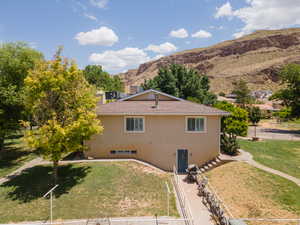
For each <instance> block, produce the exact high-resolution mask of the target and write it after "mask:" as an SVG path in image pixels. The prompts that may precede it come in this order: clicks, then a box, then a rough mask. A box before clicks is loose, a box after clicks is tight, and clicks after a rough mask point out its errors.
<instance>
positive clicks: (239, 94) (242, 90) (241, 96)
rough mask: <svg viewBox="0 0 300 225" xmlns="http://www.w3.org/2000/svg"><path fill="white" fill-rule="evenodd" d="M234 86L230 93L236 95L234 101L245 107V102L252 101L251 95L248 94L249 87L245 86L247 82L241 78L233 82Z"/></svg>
mask: <svg viewBox="0 0 300 225" xmlns="http://www.w3.org/2000/svg"><path fill="white" fill-rule="evenodd" d="M233 85H234V88H233V91H232V94H235V95H236V103H238V104H240V105H241V106H242V107H243V108H245V105H246V104H250V103H251V102H252V97H251V95H250V89H249V88H248V86H247V83H246V82H245V81H243V80H239V81H238V82H235V83H233Z"/></svg>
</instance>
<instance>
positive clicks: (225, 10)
mask: <svg viewBox="0 0 300 225" xmlns="http://www.w3.org/2000/svg"><path fill="white" fill-rule="evenodd" d="M232 15H233V11H232V7H231V4H230V2H227V3H225V4H224V5H222V6H221V7H219V8H217V13H216V14H215V18H221V17H224V16H229V17H230V16H232Z"/></svg>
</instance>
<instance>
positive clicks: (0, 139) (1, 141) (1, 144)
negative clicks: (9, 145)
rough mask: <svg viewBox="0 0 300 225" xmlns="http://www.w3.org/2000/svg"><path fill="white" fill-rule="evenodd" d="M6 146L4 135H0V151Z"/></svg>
mask: <svg viewBox="0 0 300 225" xmlns="http://www.w3.org/2000/svg"><path fill="white" fill-rule="evenodd" d="M3 148H4V136H2V135H0V151H1V150H2V149H3Z"/></svg>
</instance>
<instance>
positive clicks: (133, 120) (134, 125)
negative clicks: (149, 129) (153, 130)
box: [125, 117, 145, 133]
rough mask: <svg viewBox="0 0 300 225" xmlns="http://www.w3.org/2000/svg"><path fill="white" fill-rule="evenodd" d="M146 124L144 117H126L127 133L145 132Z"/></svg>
mask: <svg viewBox="0 0 300 225" xmlns="http://www.w3.org/2000/svg"><path fill="white" fill-rule="evenodd" d="M144 130H145V123H144V117H126V118H125V132H137V133H138V132H140V133H142V132H144Z"/></svg>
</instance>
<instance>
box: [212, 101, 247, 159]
mask: <svg viewBox="0 0 300 225" xmlns="http://www.w3.org/2000/svg"><path fill="white" fill-rule="evenodd" d="M214 106H215V107H216V108H218V109H221V110H224V111H227V112H230V116H226V117H223V118H222V121H221V131H222V135H221V148H222V150H223V152H225V153H228V154H230V155H235V154H237V151H238V148H239V146H238V144H237V140H236V138H237V136H247V132H248V112H247V111H246V110H244V109H242V108H240V107H238V106H235V105H233V104H231V103H229V102H226V101H222V102H217V103H216V104H215V105H214Z"/></svg>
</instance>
